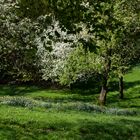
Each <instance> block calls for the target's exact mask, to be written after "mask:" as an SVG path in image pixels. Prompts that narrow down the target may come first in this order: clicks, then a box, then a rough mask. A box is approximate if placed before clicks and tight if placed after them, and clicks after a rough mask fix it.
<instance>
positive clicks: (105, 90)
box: [99, 77, 108, 106]
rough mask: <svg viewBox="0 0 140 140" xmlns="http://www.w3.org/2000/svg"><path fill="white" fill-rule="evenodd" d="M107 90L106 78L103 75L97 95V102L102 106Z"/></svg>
mask: <svg viewBox="0 0 140 140" xmlns="http://www.w3.org/2000/svg"><path fill="white" fill-rule="evenodd" d="M107 90H108V89H107V78H106V77H104V81H103V84H102V89H101V92H100V96H99V104H100V105H102V106H104V105H105V103H106V95H107Z"/></svg>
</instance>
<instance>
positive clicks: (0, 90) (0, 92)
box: [0, 85, 40, 96]
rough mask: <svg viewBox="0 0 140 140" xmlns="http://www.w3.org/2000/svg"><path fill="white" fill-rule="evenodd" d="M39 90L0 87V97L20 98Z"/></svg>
mask: <svg viewBox="0 0 140 140" xmlns="http://www.w3.org/2000/svg"><path fill="white" fill-rule="evenodd" d="M39 90H40V88H38V87H33V86H32V87H31V86H16V85H0V96H6V95H9V96H15V95H21V96H22V95H24V94H26V93H31V92H35V91H39Z"/></svg>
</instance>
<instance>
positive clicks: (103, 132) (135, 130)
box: [79, 120, 140, 140]
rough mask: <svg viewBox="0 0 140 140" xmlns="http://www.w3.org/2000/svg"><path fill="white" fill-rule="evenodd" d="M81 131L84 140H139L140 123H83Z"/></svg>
mask: <svg viewBox="0 0 140 140" xmlns="http://www.w3.org/2000/svg"><path fill="white" fill-rule="evenodd" d="M79 131H80V133H81V135H83V138H82V139H83V140H87V139H96V140H101V139H103V140H123V139H124V140H126V139H127V140H131V139H136V140H139V139H140V133H139V132H140V121H133V120H119V121H118V122H115V121H114V122H113V123H104V122H101V123H96V122H83V124H82V125H81V126H80V128H79Z"/></svg>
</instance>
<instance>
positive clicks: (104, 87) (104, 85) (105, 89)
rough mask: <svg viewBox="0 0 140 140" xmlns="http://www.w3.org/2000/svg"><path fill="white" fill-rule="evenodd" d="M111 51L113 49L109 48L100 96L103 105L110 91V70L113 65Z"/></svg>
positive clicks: (100, 102)
mask: <svg viewBox="0 0 140 140" xmlns="http://www.w3.org/2000/svg"><path fill="white" fill-rule="evenodd" d="M111 51H112V50H111V49H108V50H107V53H106V57H105V70H104V73H103V81H102V89H101V92H100V96H99V104H100V105H102V106H103V105H105V104H106V96H107V92H108V85H107V84H108V78H109V72H110V67H111V59H110V56H111Z"/></svg>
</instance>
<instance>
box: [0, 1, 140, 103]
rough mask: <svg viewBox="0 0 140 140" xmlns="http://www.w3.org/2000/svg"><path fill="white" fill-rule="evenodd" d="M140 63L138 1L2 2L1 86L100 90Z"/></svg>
mask: <svg viewBox="0 0 140 140" xmlns="http://www.w3.org/2000/svg"><path fill="white" fill-rule="evenodd" d="M139 63H140V0H133V1H132V0H123V1H122V0H101V1H99V0H66V1H64V0H1V1H0V83H12V82H15V83H23V82H24V83H25V82H33V83H42V82H44V81H45V84H46V85H48V84H50V83H51V85H53V84H56V83H57V84H58V85H63V86H64V87H71V88H73V87H74V88H77V87H78V88H80V89H81V88H86V89H88V88H95V87H98V88H99V89H101V91H100V97H99V102H100V104H101V105H104V104H105V102H106V95H107V92H108V85H109V84H108V83H109V82H110V81H111V79H113V78H118V79H119V87H118V89H119V92H120V98H123V96H124V95H123V84H124V83H123V81H124V80H123V76H124V74H125V73H126V72H127V71H128V70H130V69H131V68H132V67H134V66H135V65H137V64H139Z"/></svg>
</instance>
